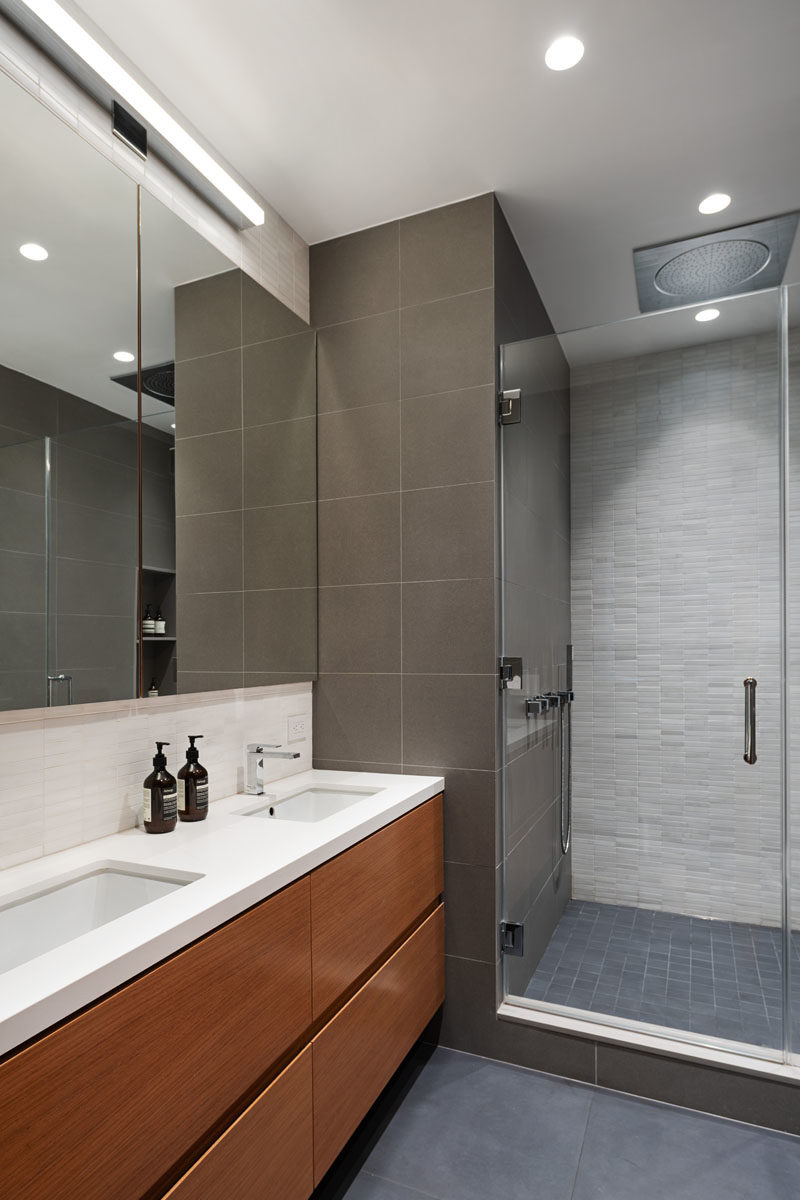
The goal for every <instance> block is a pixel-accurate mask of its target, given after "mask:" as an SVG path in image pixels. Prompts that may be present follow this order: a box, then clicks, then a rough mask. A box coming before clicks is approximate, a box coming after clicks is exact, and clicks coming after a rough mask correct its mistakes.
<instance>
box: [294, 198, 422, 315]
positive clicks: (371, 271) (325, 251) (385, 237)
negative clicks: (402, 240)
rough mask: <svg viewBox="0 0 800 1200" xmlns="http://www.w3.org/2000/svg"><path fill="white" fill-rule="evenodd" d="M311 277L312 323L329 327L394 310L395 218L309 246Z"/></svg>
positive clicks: (397, 272)
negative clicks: (358, 231)
mask: <svg viewBox="0 0 800 1200" xmlns="http://www.w3.org/2000/svg"><path fill="white" fill-rule="evenodd" d="M310 275H311V324H312V325H316V326H322V325H333V324H337V323H338V322H340V321H351V320H353V319H354V318H355V317H367V316H371V315H372V314H374V313H380V312H386V311H387V309H390V308H397V306H398V303H399V296H400V254H399V230H398V224H397V222H396V221H393V222H391V223H390V224H388V225H378V226H376V227H375V228H373V229H365V230H363V231H362V232H360V233H354V234H350V235H349V236H347V237H340V238H334V239H333V240H332V241H329V242H322V243H320V244H319V245H316V246H312V247H311V253H310Z"/></svg>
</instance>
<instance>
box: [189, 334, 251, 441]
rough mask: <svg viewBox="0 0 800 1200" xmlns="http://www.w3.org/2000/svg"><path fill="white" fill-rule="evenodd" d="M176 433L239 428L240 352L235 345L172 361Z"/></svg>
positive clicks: (240, 419) (240, 398) (208, 431)
mask: <svg viewBox="0 0 800 1200" xmlns="http://www.w3.org/2000/svg"><path fill="white" fill-rule="evenodd" d="M175 425H176V429H175V436H176V438H181V437H185V436H191V437H196V436H197V435H198V434H201V433H222V432H224V431H225V430H227V429H241V427H242V352H241V350H239V348H238V347H237V348H236V349H234V350H225V351H222V352H220V353H218V354H205V355H203V357H202V358H191V359H189V360H188V361H184V362H176V364H175Z"/></svg>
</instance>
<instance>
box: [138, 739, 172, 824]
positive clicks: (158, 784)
mask: <svg viewBox="0 0 800 1200" xmlns="http://www.w3.org/2000/svg"><path fill="white" fill-rule="evenodd" d="M168 745H169V742H156V756H155V758H154V759H153V767H154V768H155V769H154V770H153V771H151V772H150V774H149V775H148V776H147V779H145V781H144V827H145V829H146V830H147V832H148V833H171V832H172V830H173V829H174V828H175V826H176V825H177V824H178V785H177V784H176V782H175V776H174V775H170V773H169V771H168V770H167V756H166V754H163V753H162V751H163V749H164V747H165V746H168Z"/></svg>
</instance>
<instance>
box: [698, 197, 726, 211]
mask: <svg viewBox="0 0 800 1200" xmlns="http://www.w3.org/2000/svg"><path fill="white" fill-rule="evenodd" d="M730 202H731V198H730V196H729V195H728V194H727V193H726V192H712V193H711V195H710V196H706V198H705V200H701V201H700V203H699V204H698V206H697V211H698V212H701V213H718V212H722V210H723V208H727V207H728V205H729V204H730Z"/></svg>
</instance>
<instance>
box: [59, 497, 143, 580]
mask: <svg viewBox="0 0 800 1200" xmlns="http://www.w3.org/2000/svg"><path fill="white" fill-rule="evenodd" d="M56 521H57V529H58V553H59V556H60V557H62V558H81V559H85V560H86V561H87V562H104V563H121V564H122V565H131V564H135V563H136V562H137V558H138V541H139V529H138V526H139V522H138V520H137V519H136V517H135V516H130V517H126V516H122V515H121V514H119V513H106V512H102V511H101V510H100V509H96V508H83V507H81V506H80V505H78V504H69V503H67V502H66V501H65V500H62V501H60V502H59V504H58V511H57V513H56Z"/></svg>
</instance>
